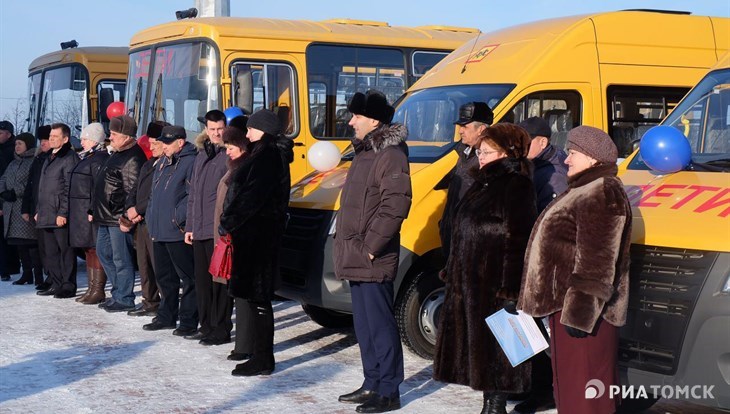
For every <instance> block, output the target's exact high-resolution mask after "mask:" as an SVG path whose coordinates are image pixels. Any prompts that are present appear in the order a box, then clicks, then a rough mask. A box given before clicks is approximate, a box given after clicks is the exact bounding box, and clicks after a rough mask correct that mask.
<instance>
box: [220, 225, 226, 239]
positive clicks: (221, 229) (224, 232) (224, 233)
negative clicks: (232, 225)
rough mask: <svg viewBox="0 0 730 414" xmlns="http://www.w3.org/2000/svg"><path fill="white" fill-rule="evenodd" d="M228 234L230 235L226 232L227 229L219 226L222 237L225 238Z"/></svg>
mask: <svg viewBox="0 0 730 414" xmlns="http://www.w3.org/2000/svg"><path fill="white" fill-rule="evenodd" d="M226 234H228V232H227V231H226V229H224V228H223V225H222V224H219V225H218V235H219V236H221V237H223V236H225V235H226Z"/></svg>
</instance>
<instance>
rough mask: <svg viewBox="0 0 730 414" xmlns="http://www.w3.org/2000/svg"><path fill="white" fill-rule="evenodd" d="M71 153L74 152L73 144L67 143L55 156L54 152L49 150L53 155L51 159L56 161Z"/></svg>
mask: <svg viewBox="0 0 730 414" xmlns="http://www.w3.org/2000/svg"><path fill="white" fill-rule="evenodd" d="M69 151H72V148H71V143H69V142H67V143H65V144H63V145H61V148H59V149H58V152H56V153H55V154H54V153H53V150H49V151H48V152H49V153H50V154H51V159H52V160H55V159H56V158H63V157H64V156H65V155H66V154H68V152H69Z"/></svg>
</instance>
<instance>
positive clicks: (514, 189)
mask: <svg viewBox="0 0 730 414" xmlns="http://www.w3.org/2000/svg"><path fill="white" fill-rule="evenodd" d="M529 165H530V164H529V163H528V162H524V163H519V162H518V161H517V160H514V159H509V158H503V159H499V160H497V161H494V162H492V163H489V164H487V165H485V166H484V167H483V168H482V169H480V170H477V172H476V175H475V178H476V180H475V182H474V184H473V185H472V187H471V188H470V189H469V191H468V192H467V193H466V194H465V195H464V198H463V199H462V200H461V203H459V205H458V208H457V212H456V215H455V216H454V222H453V223H454V226H453V229H452V232H451V237H452V239H451V240H452V246H451V247H452V249H451V255H450V256H449V259H448V262H447V265H446V294H445V298H444V304H443V307H442V308H441V313H440V318H439V324H438V334H437V338H436V355H435V358H434V369H433V377H434V379H436V380H438V381H443V382H449V383H455V384H462V385H468V386H470V387H472V388H473V389H475V390H480V391H504V392H521V391H524V390H525V389H526V388H527V387H529V382H530V364H529V363H523V364H521V365H518V366H517V367H516V368H512V366H511V365H510V363H509V360H508V359H507V357H506V356H505V354H504V352H503V351H502V349H501V348H500V346H499V344H498V343H497V340H496V339H495V338H494V336H493V335H492V333H491V332H490V331H489V329H488V328H487V326H486V323H485V322H484V318H486V317H487V316H489V315H491V314H493V313H494V312H496V311H498V310H499V309H501V308H502V306H503V301H504V300H505V299H510V300H516V299H517V296H518V294H519V291H520V281H521V279H522V267H523V260H524V255H525V248H526V246H527V240H528V239H529V237H530V230H531V229H532V225H533V223H534V222H535V218H536V216H537V211H536V207H535V189H534V187H533V185H532V181H531V179H530V178H529V177H530V175H531V174H530V172H529V171H524V170H525V169H526V168H527V166H529Z"/></svg>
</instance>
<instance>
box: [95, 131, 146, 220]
mask: <svg viewBox="0 0 730 414" xmlns="http://www.w3.org/2000/svg"><path fill="white" fill-rule="evenodd" d="M146 160H147V157H146V156H145V155H144V151H142V148H140V146H139V145H137V142H135V141H132V142H131V143H130V144H129V145H127V146H125V147H123V148H120V149H119V151H115V152H112V154H111V155H110V156H109V158H107V160H106V162H105V163H104V165H103V166H102V167H101V169H100V170H99V176H98V179H97V180H95V181H94V208H93V210H94V224H97V225H102V226H111V227H119V217H121V216H122V214H124V213H125V212H126V211H127V209H128V208H130V207H132V206H133V205H134V204H133V202H132V199H131V197H130V194H131V193H132V190H133V189H134V186H135V185H137V179H138V178H139V170H140V169H141V168H142V164H144V163H145V161H146Z"/></svg>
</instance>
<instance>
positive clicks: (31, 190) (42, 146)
mask: <svg viewBox="0 0 730 414" xmlns="http://www.w3.org/2000/svg"><path fill="white" fill-rule="evenodd" d="M50 135H51V126H50V125H43V126H41V127H38V131H37V132H36V137H37V138H38V150H39V152H37V153H36V156H35V158H34V159H33V163H32V164H30V173H29V174H28V184H26V186H25V192H23V202H22V204H21V205H20V215H21V217H22V218H23V220H25V221H31V219H32V218H33V217H34V216H35V209H36V205H37V204H38V191H39V190H40V184H41V172H42V171H43V164H45V162H46V158H48V156H49V155H50V151H51V144H50V142H49V141H48V140H49V138H50ZM33 225H35V221H33ZM42 236H43V233H42V232H38V234H37V237H38V253H39V254H40V256H41V258H42V257H43V255H44V254H45V245H44V244H43V237H42ZM45 274H46V279H45V280H44V281H43V283H41V284H39V285H36V287H35V288H36V290H46V289H48V288H50V287H51V278H50V277H48V270H47V269H46V270H45Z"/></svg>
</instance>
